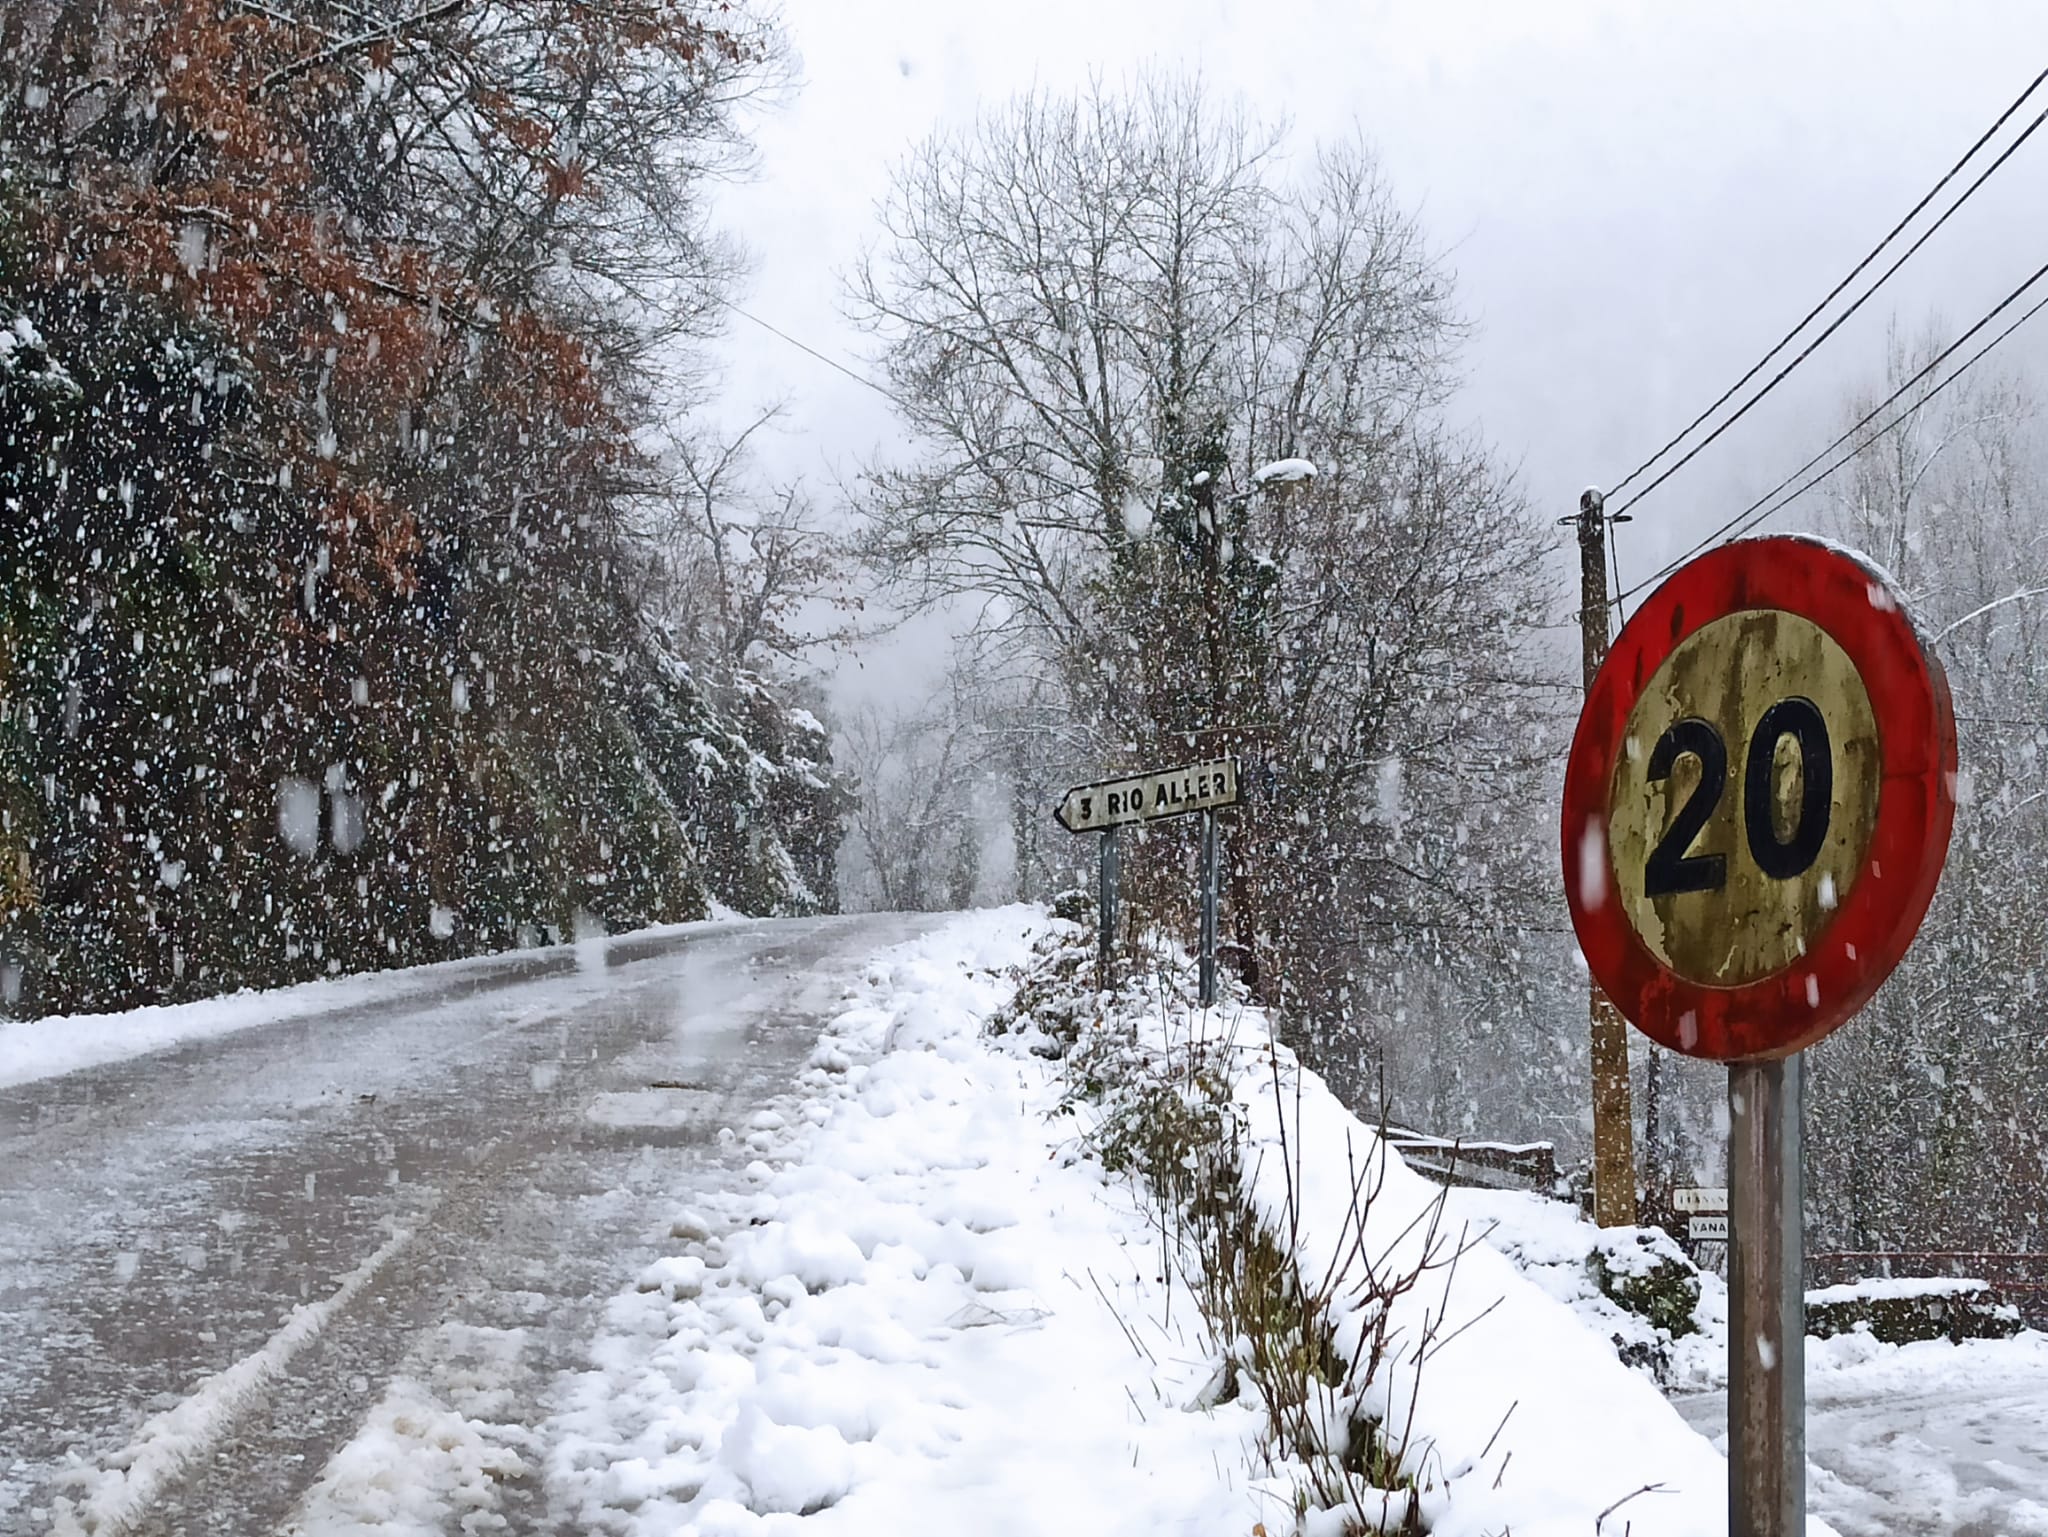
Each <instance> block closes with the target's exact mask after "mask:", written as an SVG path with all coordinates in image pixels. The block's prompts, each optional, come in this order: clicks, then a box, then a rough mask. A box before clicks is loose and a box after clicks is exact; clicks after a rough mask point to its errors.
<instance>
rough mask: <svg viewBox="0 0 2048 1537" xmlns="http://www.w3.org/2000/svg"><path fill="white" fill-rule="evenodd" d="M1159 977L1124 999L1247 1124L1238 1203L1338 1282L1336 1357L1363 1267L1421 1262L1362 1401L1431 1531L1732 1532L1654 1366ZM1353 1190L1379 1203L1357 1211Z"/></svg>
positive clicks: (1706, 1459) (1262, 1022) (1307, 1078)
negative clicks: (1627, 1354)
mask: <svg viewBox="0 0 2048 1537" xmlns="http://www.w3.org/2000/svg"><path fill="white" fill-rule="evenodd" d="M1165 971H1166V975H1165V977H1164V979H1163V981H1162V979H1161V978H1159V977H1152V978H1148V979H1147V983H1146V985H1145V986H1143V987H1139V986H1133V987H1132V988H1130V989H1128V990H1127V991H1126V992H1125V994H1124V995H1123V997H1122V999H1121V1000H1120V1007H1121V1008H1122V1009H1123V1010H1124V1012H1125V1014H1126V1016H1127V1017H1128V1018H1129V1019H1130V1020H1131V1021H1132V1022H1133V1023H1135V1024H1136V1026H1137V1027H1138V1029H1139V1030H1140V1032H1141V1036H1142V1037H1143V1038H1144V1039H1145V1041H1146V1043H1147V1045H1148V1046H1149V1048H1150V1049H1152V1050H1154V1051H1157V1052H1160V1053H1162V1054H1169V1053H1182V1054H1185V1055H1186V1056H1187V1057H1191V1058H1193V1059H1195V1060H1199V1061H1202V1062H1204V1063H1205V1064H1206V1068H1207V1071H1208V1072H1210V1073H1213V1074H1214V1075H1216V1076H1217V1077H1218V1078H1220V1080H1221V1082H1222V1083H1223V1085H1224V1086H1225V1094H1224V1098H1225V1100H1226V1102H1227V1103H1228V1104H1229V1105H1230V1107H1231V1108H1232V1112H1233V1114H1234V1116H1235V1118H1236V1120H1237V1123H1238V1125H1239V1127H1240V1143H1239V1152H1238V1159H1239V1164H1240V1184H1241V1189H1242V1192H1243V1196H1244V1199H1246V1200H1247V1201H1248V1202H1249V1203H1250V1204H1251V1205H1252V1206H1253V1207H1254V1209H1255V1210H1257V1211H1258V1212H1259V1214H1260V1216H1261V1219H1262V1221H1263V1224H1264V1225H1265V1227H1266V1228H1267V1230H1268V1231H1269V1232H1271V1233H1272V1234H1274V1235H1277V1236H1281V1237H1283V1238H1285V1237H1287V1236H1288V1235H1292V1241H1293V1243H1294V1245H1295V1250H1296V1252H1295V1261H1296V1265H1297V1268H1298V1269H1299V1271H1300V1273H1301V1274H1302V1275H1303V1276H1304V1277H1305V1278H1309V1280H1310V1284H1315V1281H1316V1278H1320V1277H1323V1276H1325V1275H1330V1276H1333V1277H1335V1279H1334V1281H1333V1283H1332V1284H1331V1285H1330V1286H1329V1287H1328V1288H1327V1291H1328V1293H1329V1294H1330V1295H1331V1296H1333V1297H1335V1298H1337V1299H1338V1301H1337V1304H1336V1306H1337V1311H1338V1327H1337V1344H1338V1347H1339V1349H1340V1351H1342V1352H1343V1353H1344V1354H1345V1355H1346V1356H1347V1357H1348V1358H1350V1359H1353V1360H1358V1359H1360V1358H1361V1353H1362V1352H1367V1351H1368V1350H1369V1347H1370V1344H1371V1342H1372V1340H1373V1337H1374V1334H1375V1332H1376V1327H1377V1325H1378V1322H1379V1321H1378V1320H1377V1319H1376V1318H1375V1317H1374V1316H1372V1313H1371V1311H1370V1310H1369V1309H1368V1308H1365V1307H1359V1306H1357V1305H1356V1304H1352V1303H1349V1302H1347V1301H1346V1300H1345V1299H1348V1298H1349V1297H1351V1296H1353V1295H1355V1294H1356V1293H1358V1292H1360V1291H1365V1292H1370V1291H1372V1290H1374V1289H1376V1288H1375V1287H1374V1286H1372V1285H1371V1284H1368V1283H1366V1276H1367V1273H1368V1271H1369V1272H1370V1273H1371V1274H1372V1275H1374V1276H1377V1277H1379V1278H1380V1282H1381V1283H1382V1285H1384V1283H1385V1282H1386V1281H1387V1279H1388V1278H1396V1279H1398V1278H1401V1277H1405V1276H1410V1275H1417V1274H1418V1273H1419V1280H1418V1282H1417V1284H1416V1285H1415V1286H1414V1287H1413V1288H1412V1289H1410V1290H1407V1291H1406V1292H1404V1293H1402V1294H1400V1295H1397V1296H1395V1297H1394V1298H1393V1299H1392V1301H1391V1303H1390V1304H1389V1305H1388V1308H1387V1314H1386V1321H1385V1322H1386V1338H1385V1345H1386V1355H1385V1357H1384V1358H1383V1360H1382V1361H1381V1363H1380V1367H1379V1370H1378V1371H1376V1372H1375V1373H1374V1375H1373V1376H1372V1378H1371V1380H1370V1382H1369V1383H1368V1384H1367V1385H1366V1387H1365V1389H1364V1392H1363V1401H1362V1402H1361V1403H1360V1404H1359V1406H1358V1407H1359V1408H1360V1409H1362V1410H1363V1411H1364V1413H1365V1414H1366V1415H1368V1416H1369V1417H1370V1418H1371V1419H1373V1420H1376V1421H1378V1422H1379V1424H1380V1427H1381V1428H1380V1435H1381V1436H1382V1438H1383V1439H1384V1441H1385V1442H1386V1443H1387V1445H1388V1446H1389V1447H1390V1448H1391V1449H1392V1450H1394V1451H1395V1452H1396V1453H1397V1454H1398V1456H1399V1466H1400V1469H1401V1471H1402V1472H1403V1473H1404V1474H1405V1475H1407V1476H1408V1477H1409V1478H1410V1479H1412V1480H1413V1482H1414V1484H1415V1485H1416V1487H1417V1490H1418V1505H1419V1510H1420V1514H1421V1515H1422V1518H1423V1520H1424V1522H1425V1523H1426V1524H1427V1526H1428V1527H1429V1529H1430V1530H1431V1531H1432V1532H1433V1533H1435V1534H1438V1537H1482V1534H1487V1537H1494V1534H1498V1533H1500V1532H1502V1531H1512V1532H1514V1533H1515V1534H1516V1537H1567V1534H1569V1537H1587V1534H1588V1533H1591V1532H1594V1531H1595V1530H1605V1531H1609V1532H1618V1531H1620V1530H1622V1529H1623V1528H1624V1527H1626V1528H1627V1529H1628V1530H1629V1531H1630V1532H1631V1533H1632V1534H1633V1537H1722V1534H1723V1533H1725V1531H1726V1529H1727V1479H1728V1471H1727V1465H1726V1462H1725V1460H1724V1459H1723V1458H1722V1457H1721V1456H1720V1455H1719V1454H1718V1453H1717V1452H1716V1451H1715V1450H1714V1448H1713V1447H1712V1446H1711V1445H1709V1444H1708V1442H1707V1441H1706V1440H1705V1439H1704V1438H1702V1437H1701V1436H1700V1435H1699V1434H1698V1433H1697V1432H1695V1431H1694V1430H1693V1429H1691V1428H1690V1427H1689V1426H1687V1425H1686V1424H1685V1422H1684V1421H1683V1420H1682V1419H1681V1418H1680V1416H1679V1415H1678V1413H1677V1412H1676V1411H1675V1410H1674V1409H1673V1408H1672V1407H1671V1405H1670V1404H1669V1403H1668V1402H1667V1401H1666V1400H1665V1398H1664V1397H1663V1395H1662V1394H1661V1393H1660V1392H1659V1391H1658V1389H1657V1387H1656V1385H1655V1384H1654V1383H1653V1382H1652V1381H1651V1380H1650V1378H1649V1377H1648V1376H1646V1375H1644V1374H1642V1373H1639V1372H1637V1371H1635V1370H1633V1369H1631V1368H1630V1367H1628V1366H1626V1365H1624V1364H1623V1363H1622V1361H1621V1360H1620V1359H1619V1357H1618V1356H1617V1354H1616V1350H1615V1347H1614V1344H1613V1343H1612V1342H1611V1340H1610V1339H1609V1338H1607V1337H1606V1336H1605V1335H1604V1334H1602V1333H1600V1332H1595V1331H1594V1330H1593V1329H1589V1328H1588V1327H1587V1320H1586V1319H1584V1318H1582V1317H1581V1316H1579V1315H1578V1314H1577V1313H1576V1312H1575V1311H1574V1306H1573V1305H1572V1303H1571V1302H1568V1301H1567V1300H1562V1299H1560V1298H1559V1297H1557V1296H1553V1295H1549V1294H1547V1293H1546V1292H1545V1291H1544V1289H1543V1288H1541V1287H1540V1286H1538V1285H1537V1284H1535V1283H1534V1282H1532V1280H1531V1279H1530V1278H1529V1277H1527V1276H1525V1275H1524V1274H1523V1273H1522V1272H1521V1271H1520V1270H1519V1269H1518V1268H1517V1267H1516V1265H1515V1264H1514V1263H1511V1262H1510V1260H1509V1259H1508V1258H1507V1257H1506V1256H1505V1255H1503V1254H1502V1253H1501V1252H1499V1251H1498V1250H1496V1249H1494V1248H1493V1247H1491V1246H1490V1245H1489V1244H1488V1243H1487V1242H1486V1241H1485V1238H1484V1236H1483V1233H1484V1231H1485V1229H1486V1227H1487V1226H1488V1225H1489V1224H1485V1223H1479V1222H1472V1221H1461V1220H1460V1219H1459V1217H1458V1215H1457V1209H1456V1208H1455V1207H1454V1206H1453V1205H1452V1204H1451V1203H1450V1201H1449V1199H1448V1198H1447V1197H1446V1195H1445V1192H1444V1191H1443V1190H1441V1189H1440V1188H1439V1187H1438V1186H1436V1185H1434V1184H1431V1183H1429V1182H1428V1181H1426V1180H1424V1179H1423V1178H1422V1177H1421V1176H1420V1175H1417V1174H1415V1173H1414V1172H1413V1171H1411V1170H1410V1169H1408V1168H1407V1167H1406V1165H1405V1164H1403V1163H1402V1161H1401V1160H1400V1158H1399V1156H1398V1155H1397V1154H1395V1153H1393V1152H1392V1151H1391V1150H1390V1149H1388V1148H1387V1147H1385V1146H1384V1145H1383V1144H1382V1143H1381V1142H1380V1141H1379V1138H1378V1136H1377V1134H1376V1133H1375V1131H1374V1130H1373V1128H1371V1127H1369V1126H1367V1125H1365V1124H1363V1123H1362V1122H1360V1121H1359V1120H1358V1119H1357V1118H1355V1117H1354V1116H1352V1115H1351V1114H1350V1113H1349V1112H1348V1111H1346V1110H1345V1109H1344V1107H1343V1106H1342V1105H1341V1104H1340V1103H1338V1101H1337V1100H1336V1098H1335V1096H1333V1095H1332V1094H1331V1093H1330V1091H1329V1090H1328V1088H1327V1087H1326V1086H1325V1085H1324V1084H1323V1082H1322V1080H1321V1079H1320V1078H1318V1077H1317V1076H1316V1075H1315V1074H1314V1073H1312V1072H1308V1071H1305V1070H1304V1069H1302V1068H1301V1066H1300V1065H1299V1063H1297V1062H1296V1060H1295V1059H1294V1057H1293V1055H1292V1053H1290V1052H1289V1051H1287V1050H1286V1048H1284V1047H1281V1046H1279V1045H1277V1044H1276V1043H1275V1042H1273V1040H1272V1039H1271V1037H1270V1034H1269V1031H1268V1027H1267V1022H1266V1019H1265V1017H1264V1015H1263V1014H1262V1013H1261V1012H1260V1011H1258V1010H1255V1009H1250V1008H1244V1007H1241V1006H1238V1005H1235V1004H1226V1005H1225V1006H1224V1007H1222V1008H1220V1009H1217V1010H1213V1011H1207V1012H1204V1011H1201V1010H1198V1009H1196V1008H1194V1007H1193V1006H1192V1004H1191V1003H1190V1002H1188V1001H1187V1000H1186V999H1185V997H1183V998H1180V999H1178V1000H1176V999H1175V997H1174V996H1173V994H1174V991H1175V986H1176V982H1177V981H1184V980H1185V979H1184V978H1179V976H1178V973H1177V971H1176V970H1175V969H1174V968H1173V967H1171V966H1168V967H1166V968H1165ZM1189 991H1191V989H1189ZM1361 1188H1363V1189H1365V1190H1366V1191H1369V1192H1370V1196H1371V1198H1370V1203H1369V1205H1368V1206H1367V1207H1366V1209H1365V1211H1364V1212H1363V1215H1362V1217H1357V1216H1354V1205H1355V1200H1354V1197H1355V1193H1356V1192H1357V1191H1359V1190H1360V1189H1361ZM1361 1228H1362V1235H1361ZM1461 1251H1462V1252H1461ZM1453 1256H1456V1259H1455V1263H1452V1262H1451V1260H1452V1257H1453ZM1331 1519H1332V1520H1333V1521H1334V1520H1335V1519H1336V1518H1335V1517H1334V1515H1333V1517H1332V1518H1331ZM1603 1523H1604V1524H1603ZM1330 1529H1331V1530H1336V1529H1337V1528H1336V1527H1335V1526H1331V1528H1330ZM1811 1529H1812V1530H1813V1531H1814V1532H1815V1533H1819V1532H1821V1531H1824V1530H1825V1528H1823V1527H1821V1526H1820V1525H1819V1524H1818V1523H1815V1524H1814V1526H1813V1527H1812V1528H1811Z"/></svg>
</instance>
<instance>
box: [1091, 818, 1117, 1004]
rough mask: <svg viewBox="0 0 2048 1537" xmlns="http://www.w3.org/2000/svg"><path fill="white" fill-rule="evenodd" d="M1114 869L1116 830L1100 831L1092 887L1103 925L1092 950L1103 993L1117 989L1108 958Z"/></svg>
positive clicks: (1113, 934)
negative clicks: (1097, 865)
mask: <svg viewBox="0 0 2048 1537" xmlns="http://www.w3.org/2000/svg"><path fill="white" fill-rule="evenodd" d="M1116 867H1117V847H1116V829H1115V828H1114V827H1106V828H1104V829H1103V830H1102V863H1101V866H1100V868H1099V869H1098V870H1097V872H1096V886H1095V911H1096V916H1097V917H1098V918H1099V919H1100V920H1101V925H1102V932H1101V934H1100V935H1099V936H1098V938H1097V941H1096V948H1095V967H1096V971H1095V975H1096V984H1095V985H1096V986H1097V987H1099V988H1100V989H1101V990H1102V991H1103V992H1108V991H1109V990H1110V989H1111V988H1112V987H1114V986H1115V985H1116V977H1115V975H1114V974H1113V973H1112V972H1111V970H1110V955H1111V951H1112V950H1113V949H1114V948H1115V946H1116V877H1117V868H1116Z"/></svg>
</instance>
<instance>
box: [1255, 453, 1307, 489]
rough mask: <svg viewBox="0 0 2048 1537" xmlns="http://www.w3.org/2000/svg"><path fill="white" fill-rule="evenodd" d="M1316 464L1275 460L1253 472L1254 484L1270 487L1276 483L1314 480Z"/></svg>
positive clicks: (1303, 460) (1304, 461)
mask: <svg viewBox="0 0 2048 1537" xmlns="http://www.w3.org/2000/svg"><path fill="white" fill-rule="evenodd" d="M1315 478H1316V467H1315V464H1314V463H1313V462H1312V461H1310V460H1307V459H1275V460H1274V461H1273V462H1272V463H1271V464H1262V465H1260V466H1259V467H1258V469H1256V470H1254V471H1253V472H1252V484H1253V485H1255V486H1264V485H1270V484H1272V483H1273V482H1275V481H1281V482H1286V481H1295V480H1314V479H1315Z"/></svg>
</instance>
